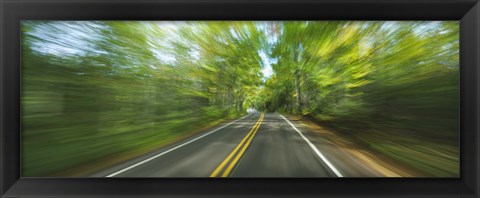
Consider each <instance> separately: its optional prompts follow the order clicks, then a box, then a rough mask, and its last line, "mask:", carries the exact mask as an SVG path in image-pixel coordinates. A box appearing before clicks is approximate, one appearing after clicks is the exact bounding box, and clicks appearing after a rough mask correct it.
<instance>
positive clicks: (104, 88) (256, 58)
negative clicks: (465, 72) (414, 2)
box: [22, 21, 460, 176]
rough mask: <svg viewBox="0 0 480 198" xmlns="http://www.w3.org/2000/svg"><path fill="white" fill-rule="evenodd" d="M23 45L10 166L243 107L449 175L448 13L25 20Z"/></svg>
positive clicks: (169, 136) (100, 147) (145, 137)
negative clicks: (305, 122) (18, 126)
mask: <svg viewBox="0 0 480 198" xmlns="http://www.w3.org/2000/svg"><path fill="white" fill-rule="evenodd" d="M22 41H23V42H22V175H23V176H51V175H68V174H72V173H71V171H72V170H75V171H76V172H81V171H82V170H80V169H76V168H78V167H81V166H83V165H86V164H89V163H92V162H96V163H99V164H101V163H104V164H108V163H109V162H105V160H103V159H106V158H109V159H119V158H122V156H135V155H139V154H141V153H145V152H148V151H150V150H153V149H155V148H158V147H161V146H164V145H166V144H169V143H172V142H175V141H177V140H178V139H181V138H184V137H187V136H189V135H191V134H193V133H196V132H200V131H203V130H205V129H208V128H209V127H212V126H215V125H217V124H219V123H221V122H223V121H226V120H228V119H234V118H238V117H240V116H242V115H244V114H246V113H247V109H248V108H255V109H256V110H258V111H264V112H278V113H282V114H289V115H298V116H302V117H303V118H306V119H309V120H313V121H314V122H316V123H318V124H322V125H324V126H326V127H328V128H331V129H334V130H336V131H338V132H339V133H341V134H343V135H344V136H345V137H349V138H352V139H354V140H355V141H357V142H358V143H359V144H362V145H364V146H365V147H366V148H369V149H372V150H375V151H376V152H378V153H380V154H382V155H385V156H387V157H389V158H392V159H393V160H396V161H398V162H399V163H400V164H404V165H406V166H409V167H411V168H412V169H415V170H417V171H419V172H422V173H423V174H424V175H427V176H458V173H459V163H458V162H459V160H458V159H459V153H458V152H459V150H458V149H459V143H458V142H459V90H460V89H459V77H460V75H459V24H458V22H438V21H437V22H406V21H405V22H380V21H378V22H360V21H358V22H347V21H288V22H274V21H272V22H260V21H258V22H249V21H228V22H227V21H226V22H215V21H209V22H200V21H196V22H194V21H192V22H186V21H185V22H133V21H129V22H123V21H91V22H87V21H82V22H75V21H68V22H67V21H24V22H22ZM442 156H443V157H442ZM445 156H447V157H445ZM75 171H74V172H75Z"/></svg>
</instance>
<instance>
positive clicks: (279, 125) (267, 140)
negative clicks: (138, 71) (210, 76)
mask: <svg viewBox="0 0 480 198" xmlns="http://www.w3.org/2000/svg"><path fill="white" fill-rule="evenodd" d="M319 138H320V137H314V136H312V134H310V133H308V132H304V131H302V128H301V127H299V126H297V124H295V123H294V122H291V121H288V120H287V119H286V118H285V117H283V116H281V115H278V114H274V113H266V114H263V113H251V114H248V115H247V116H245V117H243V118H240V119H238V120H236V121H233V122H230V123H225V124H222V125H220V126H217V127H216V128H214V129H211V130H210V131H207V132H205V133H202V134H199V135H196V136H194V137H191V138H189V139H187V140H184V141H182V142H178V143H176V144H173V145H170V146H167V147H165V148H163V149H160V150H158V151H156V152H153V153H150V154H148V155H145V156H142V157H139V158H137V159H134V160H131V161H128V162H125V163H123V164H119V165H117V166H115V167H111V168H109V169H107V170H103V171H101V172H99V173H96V174H95V175H93V176H94V177H95V176H96V177H342V176H345V174H347V175H346V176H365V175H367V176H375V173H374V172H372V171H371V170H369V169H368V168H362V167H361V163H360V162H356V161H354V160H350V157H349V156H347V155H345V154H342V153H341V152H340V151H336V150H335V149H332V148H331V147H327V148H325V149H327V150H328V152H329V153H328V155H327V153H325V152H324V151H322V147H325V146H328V145H330V144H331V142H326V140H322V139H321V138H320V139H319ZM330 156H331V158H330ZM332 159H333V160H334V161H332ZM339 167H340V168H339ZM342 169H343V170H342ZM369 171H370V172H369Z"/></svg>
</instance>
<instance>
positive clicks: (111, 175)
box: [105, 114, 251, 177]
mask: <svg viewBox="0 0 480 198" xmlns="http://www.w3.org/2000/svg"><path fill="white" fill-rule="evenodd" d="M249 115H251V114H248V115H245V116H243V117H241V118H239V119H237V120H235V121H233V122H230V123H228V124H226V125H223V126H222V127H219V128H216V129H214V130H212V131H210V132H208V133H205V134H203V135H201V136H198V137H196V138H195V139H192V140H189V141H187V142H185V143H183V144H180V145H178V146H176V147H173V148H171V149H168V150H166V151H164V152H162V153H159V154H156V155H154V156H152V157H149V158H147V159H145V160H143V161H141V162H138V163H136V164H133V165H130V166H128V167H126V168H124V169H122V170H119V171H117V172H114V173H112V174H110V175H107V176H105V177H114V176H115V175H118V174H120V173H123V172H125V171H128V170H130V169H132V168H135V167H137V166H140V165H142V164H145V163H147V162H149V161H151V160H153V159H155V158H157V157H160V156H162V155H165V154H167V153H170V152H172V151H174V150H176V149H178V148H180V147H183V146H185V145H187V144H190V143H192V142H194V141H197V140H199V139H201V138H203V137H205V136H207V135H210V134H212V133H214V132H217V131H218V130H220V129H223V128H225V127H227V126H230V125H231V124H233V123H235V122H237V121H239V120H242V119H244V118H246V117H248V116H249Z"/></svg>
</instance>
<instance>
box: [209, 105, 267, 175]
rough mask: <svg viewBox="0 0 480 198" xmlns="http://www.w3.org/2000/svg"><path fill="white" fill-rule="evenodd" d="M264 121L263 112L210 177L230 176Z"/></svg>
mask: <svg viewBox="0 0 480 198" xmlns="http://www.w3.org/2000/svg"><path fill="white" fill-rule="evenodd" d="M262 121H263V113H262V114H260V118H258V120H257V123H255V125H254V126H253V128H252V129H251V130H250V132H248V134H247V135H246V136H245V137H244V138H243V139H242V141H241V142H240V143H239V144H238V145H237V147H235V149H233V151H232V152H231V153H230V154H229V155H228V156H227V158H225V160H223V161H222V163H220V165H218V167H217V168H216V169H215V170H214V171H213V172H212V174H210V177H218V176H220V177H228V175H230V173H231V172H232V170H233V168H234V167H235V165H236V164H237V163H238V161H239V160H240V158H241V157H242V155H243V153H245V150H247V148H248V146H249V145H250V143H251V142H252V140H253V137H255V134H256V133H257V131H258V128H260V125H261V124H262ZM232 159H233V160H232ZM227 164H228V166H227ZM225 167H226V168H225ZM222 170H223V173H222Z"/></svg>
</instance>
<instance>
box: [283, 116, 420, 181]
mask: <svg viewBox="0 0 480 198" xmlns="http://www.w3.org/2000/svg"><path fill="white" fill-rule="evenodd" d="M285 117H286V118H287V119H288V120H290V121H291V122H292V123H293V124H294V125H295V126H296V127H297V128H299V129H300V130H301V131H302V132H303V133H304V135H306V136H307V138H308V139H309V140H310V141H311V142H312V143H313V144H314V145H315V146H316V147H317V148H318V149H319V150H321V151H322V152H323V153H324V154H325V156H326V157H327V159H329V160H330V161H332V162H333V163H334V164H335V166H336V167H337V168H338V169H339V170H340V171H341V172H342V174H343V175H344V176H345V177H413V176H419V175H422V173H419V172H418V171H416V170H412V169H410V168H408V167H405V166H403V165H401V164H399V163H397V162H396V161H395V160H393V159H390V158H388V157H386V156H383V155H382V154H381V153H378V152H376V151H374V150H372V149H369V148H368V147H367V146H365V145H362V144H361V143H359V142H358V141H356V140H355V139H354V138H352V137H349V136H348V135H345V134H341V133H340V132H337V131H335V130H333V129H330V128H328V127H325V126H322V125H320V124H319V123H315V122H314V121H312V120H310V119H308V118H306V117H303V116H297V115H286V116H285Z"/></svg>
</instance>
